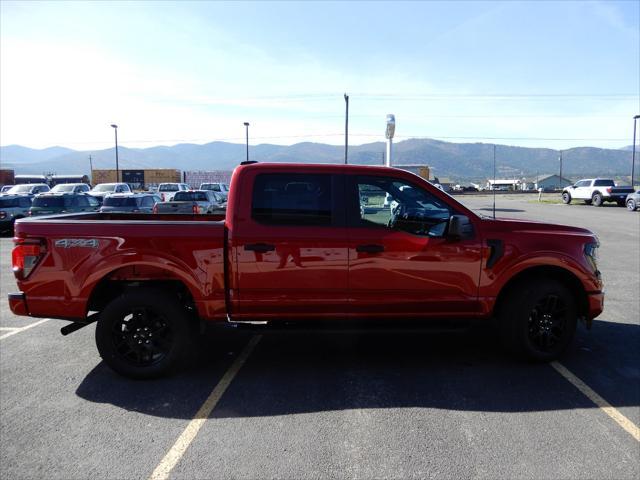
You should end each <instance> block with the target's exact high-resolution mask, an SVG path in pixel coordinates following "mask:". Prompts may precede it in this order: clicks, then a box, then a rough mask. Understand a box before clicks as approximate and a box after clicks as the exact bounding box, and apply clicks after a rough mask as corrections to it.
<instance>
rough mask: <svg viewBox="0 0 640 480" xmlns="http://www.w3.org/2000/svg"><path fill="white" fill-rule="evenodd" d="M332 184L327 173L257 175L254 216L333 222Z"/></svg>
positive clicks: (260, 219)
mask: <svg viewBox="0 0 640 480" xmlns="http://www.w3.org/2000/svg"><path fill="white" fill-rule="evenodd" d="M331 184H332V181H331V175H327V174H312V175H302V174H288V173H287V174H281V173H274V174H261V175H257V176H256V179H255V183H254V186H253V199H252V205H251V216H252V218H253V219H254V220H255V221H257V222H260V223H266V224H272V225H323V226H329V225H332V223H333V212H332V204H333V191H332V185H331Z"/></svg>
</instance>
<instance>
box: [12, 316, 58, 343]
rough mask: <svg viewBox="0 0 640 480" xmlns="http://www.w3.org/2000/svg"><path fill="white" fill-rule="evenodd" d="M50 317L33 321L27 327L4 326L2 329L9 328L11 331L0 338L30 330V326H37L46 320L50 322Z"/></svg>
mask: <svg viewBox="0 0 640 480" xmlns="http://www.w3.org/2000/svg"><path fill="white" fill-rule="evenodd" d="M48 321H49V319H48V318H45V319H44V320H40V321H37V322H34V323H31V324H29V325H27V326H25V327H18V328H13V327H4V328H2V330H8V329H10V330H11V331H10V332H7V333H5V334H4V335H0V340H2V339H5V338H7V337H10V336H11V335H15V334H16V333H20V332H24V331H25V330H29V329H30V328H33V327H36V326H38V325H40V324H41V323H44V322H48Z"/></svg>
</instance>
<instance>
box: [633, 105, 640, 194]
mask: <svg viewBox="0 0 640 480" xmlns="http://www.w3.org/2000/svg"><path fill="white" fill-rule="evenodd" d="M639 118H640V115H636V116H635V117H633V147H632V148H631V151H632V153H631V188H634V183H633V175H634V173H635V166H636V124H637V123H638V119H639Z"/></svg>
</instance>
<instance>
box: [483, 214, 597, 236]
mask: <svg viewBox="0 0 640 480" xmlns="http://www.w3.org/2000/svg"><path fill="white" fill-rule="evenodd" d="M482 222H483V225H484V226H485V229H486V230H487V231H493V232H505V233H506V232H512V233H522V234H527V233H548V234H558V235H576V236H591V237H595V233H593V232H592V231H591V230H588V229H586V228H580V227H572V226H569V225H556V224H553V223H544V222H534V221H531V220H516V219H509V218H496V219H495V220H494V219H492V218H489V219H488V218H484V219H482Z"/></svg>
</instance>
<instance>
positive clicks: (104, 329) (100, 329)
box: [96, 289, 191, 379]
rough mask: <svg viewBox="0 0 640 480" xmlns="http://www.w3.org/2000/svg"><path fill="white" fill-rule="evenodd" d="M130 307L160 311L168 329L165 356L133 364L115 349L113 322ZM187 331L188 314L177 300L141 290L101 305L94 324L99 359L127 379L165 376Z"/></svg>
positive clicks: (177, 359)
mask: <svg viewBox="0 0 640 480" xmlns="http://www.w3.org/2000/svg"><path fill="white" fill-rule="evenodd" d="M132 307H145V308H148V309H150V310H152V311H154V312H156V313H159V314H161V315H162V316H163V317H164V319H165V320H166V321H167V323H168V326H169V328H170V329H171V332H172V345H171V347H170V350H169V352H168V353H167V355H166V356H165V357H164V358H163V359H161V360H160V361H159V362H157V363H154V364H152V365H149V366H137V365H133V364H131V363H129V362H127V361H126V360H124V359H123V358H122V357H121V356H120V355H119V354H118V353H117V352H116V350H115V345H114V343H113V338H112V328H113V325H114V323H116V322H119V321H120V320H121V319H122V318H123V317H124V316H125V315H126V314H127V313H129V312H130V311H131V308H132ZM190 334H191V328H190V325H189V317H188V315H187V313H186V311H185V310H184V309H183V308H182V307H181V305H180V304H179V303H178V302H177V300H173V299H172V298H171V297H168V296H167V294H166V292H161V291H157V290H148V289H144V290H140V291H132V292H126V293H124V294H122V295H120V296H119V297H117V298H115V299H114V300H113V301H112V302H111V303H109V304H108V305H107V306H106V307H105V308H104V310H103V311H102V312H101V313H100V318H99V320H98V324H97V326H96V346H97V347H98V352H99V353H100V356H101V357H102V359H103V360H104V361H105V363H106V364H107V365H109V367H111V369H113V370H114V371H115V372H117V373H119V374H120V375H123V376H125V377H128V378H133V379H150V378H157V377H160V376H163V375H166V374H167V373H169V372H171V371H173V370H175V369H176V368H177V367H178V366H179V365H180V363H181V360H183V359H184V356H185V353H186V351H187V349H188V347H189V344H190V340H191V335H190Z"/></svg>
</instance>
